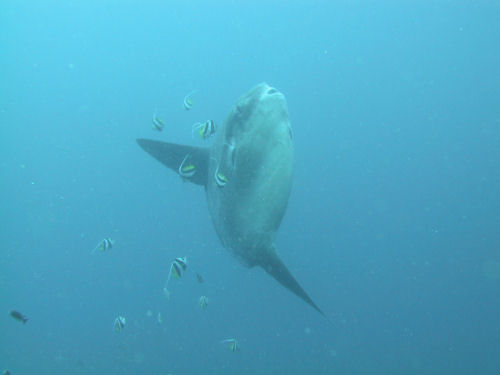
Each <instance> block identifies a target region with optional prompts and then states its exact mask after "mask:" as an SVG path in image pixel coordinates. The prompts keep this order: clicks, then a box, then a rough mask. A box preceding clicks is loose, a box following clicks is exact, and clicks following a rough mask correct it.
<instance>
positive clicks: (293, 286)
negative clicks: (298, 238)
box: [258, 249, 329, 320]
mask: <svg viewBox="0 0 500 375" xmlns="http://www.w3.org/2000/svg"><path fill="white" fill-rule="evenodd" d="M258 264H259V265H260V266H261V267H262V268H263V269H264V271H266V272H267V273H268V274H269V275H271V276H272V277H274V279H275V280H276V281H278V282H279V283H280V284H281V285H283V286H284V287H285V288H287V289H288V290H289V291H291V292H292V293H294V294H295V295H297V296H298V297H299V298H301V299H302V300H303V301H305V302H307V303H308V304H309V305H311V306H312V307H313V308H314V309H315V310H316V311H318V312H319V313H320V314H321V315H323V316H324V317H325V318H326V319H327V320H329V319H328V317H327V316H326V315H325V313H324V312H323V311H322V310H321V309H320V308H319V307H318V306H317V305H316V304H315V303H314V301H313V300H312V299H311V297H309V295H308V294H307V293H306V291H305V290H304V289H303V288H302V287H301V286H300V284H299V283H298V282H297V280H296V279H295V277H294V276H293V275H292V273H291V272H290V271H289V270H288V268H287V266H286V265H285V263H283V261H282V260H281V258H280V257H279V255H278V254H277V253H276V250H275V249H273V250H271V251H266V252H265V253H264V254H263V255H261V257H260V260H259V262H258Z"/></svg>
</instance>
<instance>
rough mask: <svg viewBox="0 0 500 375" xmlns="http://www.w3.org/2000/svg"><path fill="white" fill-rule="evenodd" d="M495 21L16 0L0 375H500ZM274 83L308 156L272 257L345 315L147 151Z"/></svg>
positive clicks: (370, 7) (335, 5) (463, 13)
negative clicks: (266, 261) (223, 224)
mask: <svg viewBox="0 0 500 375" xmlns="http://www.w3.org/2000/svg"><path fill="white" fill-rule="evenodd" d="M499 19H500V3H499V2H498V1H487V0H484V1H474V2H473V1H465V0H464V1H444V0H443V1H440V0H438V1H411V0H410V1H402V2H396V1H380V2H376V1H338V2H337V1H287V2H285V1H266V2H264V1H252V2H250V1H167V0H165V1H141V2H139V1H118V0H114V1H85V2H84V1H14V0H6V1H2V2H1V4H0V206H1V208H0V210H1V211H0V215H1V216H0V371H2V370H4V369H8V370H9V371H10V373H11V374H12V375H17V374H41V375H43V374H122V375H123V374H158V375H160V374H173V375H182V374H190V375H191V374H193V375H196V374H218V375H221V374H222V375H223V374H231V375H233V374H239V375H245V374H273V375H274V374H290V375H293V374H351V375H352V374H384V375H386V374H440V375H443V374H454V375H457V374H499V372H500V197H499V192H500V49H499V48H498V41H499V40H500V23H499V22H498V20H499ZM264 81H265V82H268V83H269V84H270V85H272V86H274V87H276V88H277V89H279V90H280V91H281V92H283V93H284V95H285V96H286V98H287V101H288V107H289V112H290V120H291V123H292V127H293V132H294V141H295V174H294V186H293V190H292V194H291V197H290V201H289V205H288V210H287V213H286V215H285V218H284V220H283V223H282V225H281V228H280V230H279V232H278V235H277V247H278V249H279V252H280V254H281V256H282V258H283V260H284V261H285V263H286V264H287V266H288V267H289V269H290V270H291V271H292V273H293V274H294V275H295V276H296V278H297V279H298V281H299V282H300V283H301V284H302V286H303V287H304V289H305V290H306V291H307V292H308V293H309V294H310V296H311V297H312V298H313V300H314V301H315V302H316V303H317V304H318V305H319V306H320V308H321V309H322V310H323V311H325V313H326V315H327V316H328V318H329V319H330V320H331V322H328V321H327V320H326V319H325V318H324V317H322V316H321V315H320V314H318V313H317V312H316V311H314V310H313V309H312V308H310V306H308V305H307V304H305V303H304V302H303V301H301V300H300V299H299V298H297V297H296V296H294V295H292V294H291V293H290V292H288V291H287V290H285V289H284V288H283V287H282V286H280V285H279V284H278V283H277V282H275V281H274V280H273V279H271V278H270V277H269V276H268V275H267V274H265V273H264V272H263V271H262V270H261V269H258V268H254V269H247V268H245V267H244V266H242V265H241V264H239V263H238V261H237V260H236V259H234V258H232V257H231V255H229V253H228V252H227V251H226V250H224V249H223V247H222V245H221V244H220V242H219V240H218V238H217V236H216V234H215V231H214V230H213V227H212V223H211V219H210V217H209V214H208V210H207V204H206V201H205V194H204V191H203V188H201V187H200V186H196V185H193V184H189V183H183V182H182V180H181V179H180V178H179V176H176V175H175V174H174V173H172V171H170V170H168V169H166V168H165V167H163V166H162V165H161V164H160V163H158V162H156V161H155V160H153V159H152V158H151V157H150V156H149V155H147V154H146V153H145V152H144V151H143V150H141V149H140V148H139V147H138V146H137V144H136V142H135V139H136V138H138V137H145V138H153V139H158V140H163V141H169V142H178V143H188V144H193V145H198V146H201V145H204V144H206V143H204V142H203V141H202V140H199V139H193V137H192V134H191V125H192V124H193V123H195V122H197V121H204V120H207V119H213V120H215V121H216V123H218V124H222V123H223V121H224V120H225V117H226V115H227V114H228V113H229V111H230V110H231V108H232V105H233V104H234V103H235V102H236V101H237V99H238V98H239V97H240V96H241V95H242V94H244V93H245V92H246V91H247V90H248V89H250V88H251V87H253V86H254V85H256V84H258V83H259V82H264ZM192 90H197V91H196V92H195V93H194V94H193V95H192V100H193V108H192V109H191V110H189V111H186V110H185V109H184V108H183V99H184V96H185V95H186V94H187V93H189V92H191V91H192ZM155 111H156V113H157V114H158V116H160V117H161V118H162V119H163V121H164V123H165V128H164V130H163V131H162V132H155V131H154V130H152V128H151V125H152V124H151V119H152V116H153V113H155ZM208 142H210V141H208ZM108 237H109V238H112V239H113V240H114V241H115V244H114V246H113V248H112V249H110V250H109V251H105V252H102V253H101V252H93V249H94V248H95V246H96V245H97V243H98V242H99V241H100V240H101V239H103V238H108ZM181 256H186V257H187V259H188V268H187V270H186V272H185V274H184V276H183V277H182V278H181V279H179V280H173V281H172V282H171V283H170V284H169V290H170V291H171V296H170V299H168V300H167V299H166V298H165V296H164V295H163V292H162V289H163V287H164V283H165V281H166V278H167V275H168V270H169V267H170V264H171V262H172V260H173V259H174V258H176V257H181ZM196 273H199V274H200V275H201V276H202V277H203V279H204V282H203V283H199V282H198V281H197V279H196V277H195V276H196ZM202 295H204V296H207V297H208V298H209V304H208V306H207V308H205V309H201V308H200V306H199V303H198V300H199V298H200V296H202ZM10 310H18V311H20V312H22V313H23V314H25V315H26V316H27V317H28V318H29V321H28V322H27V323H26V324H25V325H23V324H22V323H20V322H18V321H16V320H14V319H13V318H12V317H11V316H9V311H10ZM158 313H161V317H162V319H161V320H162V321H161V322H160V321H159V320H158ZM119 315H122V316H124V317H125V318H126V321H127V324H126V326H125V327H124V329H123V330H122V331H121V332H116V331H114V330H113V322H114V321H115V318H117V317H118V316H119ZM228 338H235V339H237V340H238V343H239V347H240V350H239V351H238V352H232V351H230V350H229V348H228V346H227V345H226V344H221V343H220V341H221V340H224V339H228Z"/></svg>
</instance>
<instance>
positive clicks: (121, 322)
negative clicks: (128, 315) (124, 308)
mask: <svg viewBox="0 0 500 375" xmlns="http://www.w3.org/2000/svg"><path fill="white" fill-rule="evenodd" d="M126 324H127V320H126V319H125V317H123V316H121V315H119V316H118V317H117V318H116V319H115V322H114V323H113V329H114V330H115V332H121V331H122V330H123V329H124V328H125V325H126Z"/></svg>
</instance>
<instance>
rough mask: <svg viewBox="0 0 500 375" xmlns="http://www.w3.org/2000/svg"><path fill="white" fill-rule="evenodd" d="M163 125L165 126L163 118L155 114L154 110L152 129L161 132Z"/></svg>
mask: <svg viewBox="0 0 500 375" xmlns="http://www.w3.org/2000/svg"><path fill="white" fill-rule="evenodd" d="M164 127H165V123H164V122H163V120H162V119H161V118H159V117H158V116H157V115H156V112H155V113H154V114H153V130H158V131H159V132H161V131H162V130H163V128H164Z"/></svg>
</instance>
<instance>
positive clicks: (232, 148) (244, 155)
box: [137, 83, 324, 315]
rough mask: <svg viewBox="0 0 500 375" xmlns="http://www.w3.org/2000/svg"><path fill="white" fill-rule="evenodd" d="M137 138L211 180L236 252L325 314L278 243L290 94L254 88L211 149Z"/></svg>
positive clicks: (288, 160)
mask: <svg viewBox="0 0 500 375" xmlns="http://www.w3.org/2000/svg"><path fill="white" fill-rule="evenodd" d="M137 142H138V143H139V145H140V146H141V147H142V148H143V149H144V150H145V151H147V152H148V153H149V154H151V155H152V156H153V157H154V158H156V159H157V160H158V161H160V162H161V163H163V164H164V165H166V166H167V167H169V168H171V169H173V170H174V171H176V172H177V173H178V174H179V175H181V177H183V178H184V179H186V180H188V181H191V182H193V183H195V184H198V185H203V186H204V187H205V191H206V195H207V201H208V208H209V210H210V215H211V217H212V221H213V224H214V227H215V230H216V231H217V234H218V236H219V238H220V240H221V242H222V244H223V245H224V247H225V248H226V249H227V250H228V251H230V252H231V253H232V254H233V255H234V256H236V257H237V258H238V259H240V260H241V261H242V262H243V263H244V264H246V265H247V266H249V267H254V266H260V267H262V268H263V269H264V270H265V271H266V272H267V273H268V274H270V275H271V276H272V277H274V278H275V279H276V280H277V281H278V282H279V283H281V284H282V285H283V286H285V287H286V288H288V289H289V290H290V291H291V292H293V293H295V294H296V295H297V296H298V297H300V298H302V299H303V300H304V301H305V302H307V303H308V304H310V305H311V306H312V307H313V308H315V309H316V310H317V311H319V312H320V313H321V314H323V312H322V311H321V310H320V309H319V308H318V306H317V305H316V304H315V303H314V302H313V301H312V299H311V298H310V297H309V296H308V295H307V293H306V292H305V291H304V289H303V288H302V287H301V286H300V285H299V283H298V282H297V281H296V280H295V278H294V276H293V275H292V274H291V273H290V271H289V270H288V269H287V267H286V266H285V264H284V263H283V262H282V260H281V258H280V257H279V255H278V253H277V251H276V247H275V245H274V241H275V237H276V231H277V230H278V228H279V226H280V223H281V220H282V218H283V215H284V213H285V211H286V207H287V203H288V198H289V196H290V191H291V187H292V177H293V153H294V151H293V140H292V130H291V126H290V122H289V118H288V109H287V105H286V100H285V97H284V96H283V94H281V93H280V92H279V91H278V90H276V89H275V88H272V87H270V86H268V85H267V84H265V83H262V84H259V85H257V86H256V87H254V88H253V89H251V90H250V91H249V92H247V93H246V94H245V95H244V96H243V97H241V98H240V99H239V100H238V102H237V103H236V105H235V106H234V107H233V109H232V111H231V112H230V114H229V116H228V118H227V119H226V122H225V123H224V125H223V126H222V127H220V129H218V132H217V133H216V136H215V140H214V143H213V145H212V146H211V147H210V148H200V147H191V146H186V145H177V144H172V143H165V142H159V141H153V140H147V139H138V140H137ZM188 172H189V173H188ZM193 172H194V173H193ZM323 315H324V314H323Z"/></svg>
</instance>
